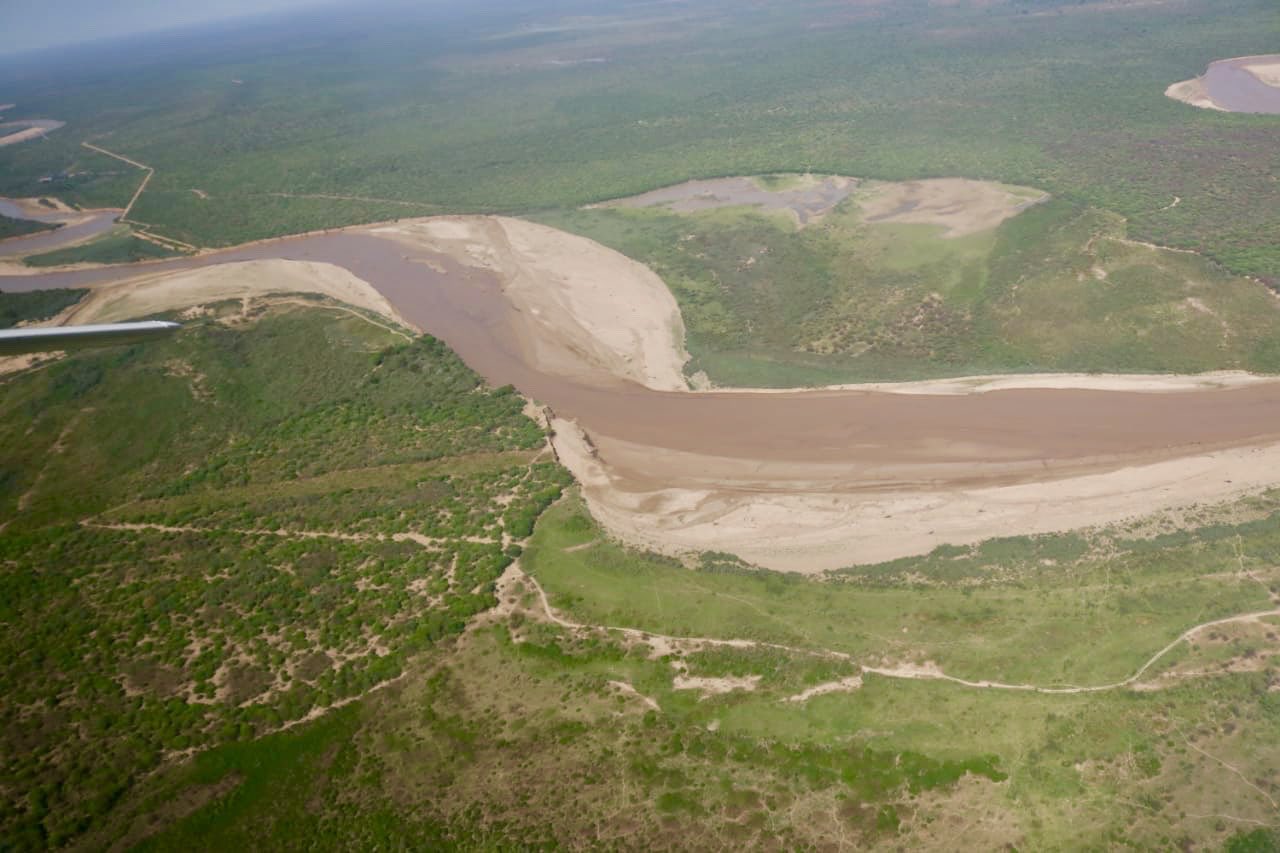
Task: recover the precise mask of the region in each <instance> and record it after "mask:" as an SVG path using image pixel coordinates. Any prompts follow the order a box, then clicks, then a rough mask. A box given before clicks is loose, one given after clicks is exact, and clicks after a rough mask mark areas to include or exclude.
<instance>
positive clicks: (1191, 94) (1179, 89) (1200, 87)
mask: <svg viewBox="0 0 1280 853" xmlns="http://www.w3.org/2000/svg"><path fill="white" fill-rule="evenodd" d="M1164 94H1165V97H1166V98H1173V99H1174V100H1175V101H1182V102H1183V103H1184V104H1190V105H1191V106H1193V107H1199V108H1200V109H1202V110H1221V111H1222V112H1226V110H1224V109H1223V108H1222V107H1220V106H1218V105H1217V104H1215V103H1214V102H1213V99H1212V98H1210V97H1209V93H1208V92H1206V91H1205V89H1204V81H1202V80H1201V79H1200V78H1199V77H1193V78H1191V79H1190V80H1183V81H1182V82H1180V83H1174V84H1173V85H1172V86H1170V87H1169V88H1167V89H1165V90H1164Z"/></svg>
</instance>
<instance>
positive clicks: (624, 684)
mask: <svg viewBox="0 0 1280 853" xmlns="http://www.w3.org/2000/svg"><path fill="white" fill-rule="evenodd" d="M609 686H610V687H612V688H614V689H615V690H617V691H618V692H619V693H622V694H623V695H625V696H630V697H631V698H633V699H639V700H640V702H641V703H643V704H644V706H645V707H647V708H649V709H651V710H654V711H661V710H662V706H660V705H659V704H658V703H657V701H655V700H654V699H653V698H652V697H650V696H646V695H644V694H643V693H641V692H640V691H639V690H636V688H635V687H634V686H633V685H632V684H631V682H629V681H610V682H609Z"/></svg>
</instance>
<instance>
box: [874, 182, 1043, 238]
mask: <svg viewBox="0 0 1280 853" xmlns="http://www.w3.org/2000/svg"><path fill="white" fill-rule="evenodd" d="M1048 197H1049V196H1048V194H1047V193H1043V192H1040V191H1039V190H1033V189H1030V188H1028V187H1004V186H1001V185H1000V184H993V183H991V182H989V181H971V180H968V179H967V178H936V179H932V180H925V181H906V182H902V183H881V182H878V181H877V182H874V183H870V184H867V185H865V187H864V189H863V190H862V191H860V192H859V193H858V195H857V197H856V200H857V202H858V205H859V207H861V209H862V214H863V218H864V219H865V220H866V221H867V222H902V223H911V224H917V225H941V226H943V227H944V228H946V229H947V231H946V233H945V234H943V236H944V237H963V236H965V235H967V234H976V233H977V232H979V231H986V230H987V229H989V228H995V227H996V226H997V225H999V224H1000V223H1001V222H1004V221H1005V220H1006V219H1009V218H1010V217H1012V216H1015V215H1017V214H1018V213H1020V212H1022V211H1023V210H1026V209H1027V208H1028V207H1030V206H1031V205H1033V204H1038V203H1040V202H1042V201H1044V200H1045V199H1047V198H1048Z"/></svg>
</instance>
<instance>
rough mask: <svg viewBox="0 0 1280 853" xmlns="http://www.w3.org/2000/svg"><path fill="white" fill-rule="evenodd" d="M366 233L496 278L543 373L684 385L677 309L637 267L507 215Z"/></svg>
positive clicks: (662, 386)
mask: <svg viewBox="0 0 1280 853" xmlns="http://www.w3.org/2000/svg"><path fill="white" fill-rule="evenodd" d="M373 233H375V234H379V235H383V236H390V237H393V238H395V239H397V240H400V241H402V242H405V243H408V244H410V245H412V246H414V247H416V248H419V249H428V250H430V251H433V252H440V253H443V254H448V255H450V256H452V257H454V258H456V259H458V260H461V261H463V262H464V263H466V264H468V265H470V266H473V267H477V268H480V269H483V270H487V271H489V272H492V273H495V274H496V275H497V276H498V277H499V279H500V281H501V286H502V292H503V295H504V296H505V297H506V298H507V300H508V301H509V302H510V303H511V305H512V306H513V307H514V308H515V309H516V310H517V311H519V312H520V313H521V315H522V317H521V320H522V321H523V322H522V324H521V329H520V331H521V333H522V334H521V339H522V343H523V344H524V348H525V350H526V352H525V355H526V357H527V359H528V361H529V362H530V363H531V364H533V365H536V366H537V368H538V369H539V370H541V371H543V372H546V373H551V374H554V375H556V376H563V377H567V378H572V379H577V380H580V381H591V380H592V379H598V378H599V377H600V376H601V375H602V374H604V375H608V376H611V377H615V378H621V379H625V380H630V381H632V382H636V383H638V384H640V385H643V386H644V387H646V388H650V389H653V390H658V391H682V390H686V389H687V388H688V385H687V384H686V382H685V378H684V372H683V368H684V363H685V362H686V361H688V358H689V355H688V353H686V352H685V351H684V321H683V320H682V319H681V316H680V308H679V306H678V305H677V304H676V301H675V297H673V296H672V295H671V291H670V290H668V289H667V287H666V285H665V284H664V283H663V282H662V279H660V278H658V276H657V275H656V274H655V273H654V272H653V271H652V270H650V269H649V268H648V267H646V266H644V265H643V264H640V263H637V262H636V261H633V260H631V259H630V258H627V257H625V256H624V255H622V254H620V253H618V252H614V251H613V250H611V249H607V248H605V247H603V246H601V245H600V244H598V243H595V242H593V241H591V240H587V239H586V238H582V237H576V236H574V235H570V234H566V233H564V232H562V231H557V230H555V229H553V228H548V227H546V226H544V225H538V224H535V223H532V222H525V221H523V220H519V219H509V218H505V217H444V218H434V219H429V220H421V221H417V222H411V223H406V224H401V225H395V226H384V227H380V228H376V229H373Z"/></svg>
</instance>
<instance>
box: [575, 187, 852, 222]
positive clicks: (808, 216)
mask: <svg viewBox="0 0 1280 853" xmlns="http://www.w3.org/2000/svg"><path fill="white" fill-rule="evenodd" d="M771 177H772V178H774V179H775V181H776V183H775V186H774V187H773V188H770V187H769V185H768V181H767V178H766V177H764V176H757V177H746V176H739V177H730V178H712V179H709V180H701V181H686V182H684V183H682V184H675V185H674V186H669V187H662V188H660V189H656V190H652V191H650V192H647V193H641V194H640V195H634V196H628V197H626V198H620V199H614V200H612V201H606V202H602V203H600V204H589V205H587V206H586V209H588V210H589V209H593V208H608V207H665V208H667V209H668V210H671V211H674V212H676V213H696V212H698V211H704V210H718V209H720V208H726V207H753V208H756V209H757V210H761V211H765V212H774V213H779V212H780V213H786V214H787V215H789V216H790V217H791V219H792V221H793V222H794V223H795V226H796V227H797V228H804V227H805V226H806V225H810V224H812V223H814V222H816V221H818V220H820V219H822V217H824V216H826V215H827V214H828V213H830V212H831V211H832V210H833V209H834V208H835V207H836V206H837V205H838V204H840V202H842V201H844V200H845V199H846V198H847V197H848V196H849V195H850V193H852V192H853V191H854V189H855V188H857V186H858V183H859V182H858V179H857V178H849V177H845V176H843V175H813V174H795V175H774V176H771Z"/></svg>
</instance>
